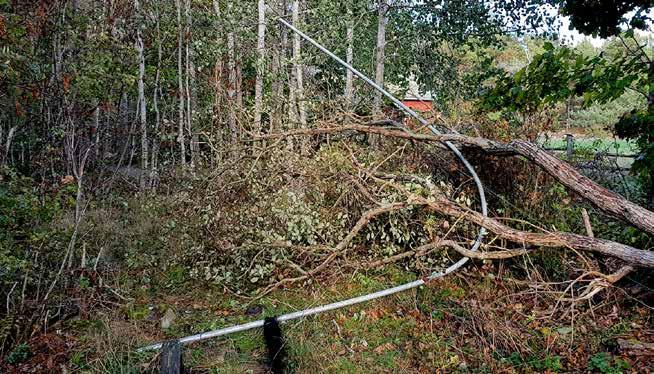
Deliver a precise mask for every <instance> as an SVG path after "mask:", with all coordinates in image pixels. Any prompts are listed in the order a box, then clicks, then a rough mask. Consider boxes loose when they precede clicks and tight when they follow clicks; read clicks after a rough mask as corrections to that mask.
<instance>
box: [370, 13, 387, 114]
mask: <svg viewBox="0 0 654 374" xmlns="http://www.w3.org/2000/svg"><path fill="white" fill-rule="evenodd" d="M388 1H389V0H379V2H378V6H377V16H378V20H377V45H376V47H375V83H377V84H378V85H380V86H383V85H384V63H385V58H386V24H388V9H389V3H388ZM374 95H375V96H374V101H373V107H372V108H373V113H374V114H375V115H380V114H381V104H382V94H381V92H377V91H375V94H374Z"/></svg>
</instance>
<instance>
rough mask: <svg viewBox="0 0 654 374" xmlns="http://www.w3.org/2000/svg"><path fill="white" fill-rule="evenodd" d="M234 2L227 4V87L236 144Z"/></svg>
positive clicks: (232, 130) (230, 120)
mask: <svg viewBox="0 0 654 374" xmlns="http://www.w3.org/2000/svg"><path fill="white" fill-rule="evenodd" d="M232 13H233V10H232V2H231V1H228V2H227V14H228V17H229V20H230V22H229V23H230V25H229V29H230V31H229V32H228V33H227V69H228V70H229V77H228V79H229V82H228V87H227V98H228V100H229V109H228V110H229V131H230V132H231V136H232V141H233V142H235V141H236V140H237V139H238V129H237V127H236V109H235V108H234V106H235V103H236V84H237V82H236V81H237V76H236V73H237V72H236V45H235V40H234V38H235V35H234V32H233V31H231V30H232V29H233V22H231V21H232V19H233V17H234V15H233V14H232Z"/></svg>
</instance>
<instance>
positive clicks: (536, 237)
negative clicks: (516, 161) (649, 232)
mask: <svg viewBox="0 0 654 374" xmlns="http://www.w3.org/2000/svg"><path fill="white" fill-rule="evenodd" d="M410 202H411V203H413V204H416V205H423V206H425V207H427V208H428V209H431V210H433V211H436V212H439V213H441V214H445V215H449V216H452V217H455V218H459V217H464V219H465V220H467V221H469V222H473V223H476V224H478V225H480V226H482V227H485V228H486V229H487V230H488V231H490V232H492V233H494V234H496V235H497V236H499V237H501V238H503V239H506V240H510V241H512V242H515V243H521V244H530V245H536V246H543V247H554V248H557V247H559V248H560V247H566V248H570V249H573V250H578V251H586V252H597V253H601V254H604V255H607V256H612V257H617V258H619V259H621V260H623V261H625V262H627V263H629V264H633V265H637V266H642V267H647V268H653V267H654V252H652V251H646V250H642V249H637V248H634V247H631V246H628V245H625V244H622V243H618V242H614V241H611V240H605V239H597V238H591V237H588V236H584V235H578V234H572V233H567V232H545V233H534V232H527V231H520V230H516V229H514V228H512V227H509V226H506V225H504V224H502V223H500V222H498V221H497V220H495V219H493V218H486V217H484V216H483V215H481V214H480V213H478V212H476V211H474V210H471V209H468V208H464V207H461V206H459V205H457V204H455V203H453V202H451V201H449V200H447V199H444V198H439V199H438V200H436V201H430V200H427V199H425V198H423V197H420V196H415V195H411V199H410ZM471 255H472V254H471Z"/></svg>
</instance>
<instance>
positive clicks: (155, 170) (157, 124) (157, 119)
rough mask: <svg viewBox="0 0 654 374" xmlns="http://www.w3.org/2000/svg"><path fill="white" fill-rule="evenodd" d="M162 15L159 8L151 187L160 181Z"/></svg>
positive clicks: (153, 107) (156, 17)
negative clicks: (160, 19)
mask: <svg viewBox="0 0 654 374" xmlns="http://www.w3.org/2000/svg"><path fill="white" fill-rule="evenodd" d="M160 16H161V15H160V13H159V9H158V8H157V10H156V14H155V20H156V25H155V29H156V35H157V72H156V74H155V77H154V90H153V92H152V109H153V110H154V134H153V136H152V152H151V162H150V169H151V172H150V187H156V184H157V180H158V179H159V139H160V136H159V131H160V128H161V112H160V111H159V90H160V87H159V85H160V81H161V60H162V58H163V47H162V45H161V27H160V21H159V18H160Z"/></svg>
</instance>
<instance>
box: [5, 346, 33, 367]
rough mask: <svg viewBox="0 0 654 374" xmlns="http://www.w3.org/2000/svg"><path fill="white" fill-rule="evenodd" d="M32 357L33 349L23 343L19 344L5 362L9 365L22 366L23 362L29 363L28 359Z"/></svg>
mask: <svg viewBox="0 0 654 374" xmlns="http://www.w3.org/2000/svg"><path fill="white" fill-rule="evenodd" d="M31 356H32V349H31V348H30V346H29V345H27V344H25V343H23V344H18V345H17V346H15V347H14V349H13V350H12V351H11V353H9V355H7V357H6V358H5V361H7V363H9V364H20V363H21V362H25V361H27V359H28V358H30V357H31Z"/></svg>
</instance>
